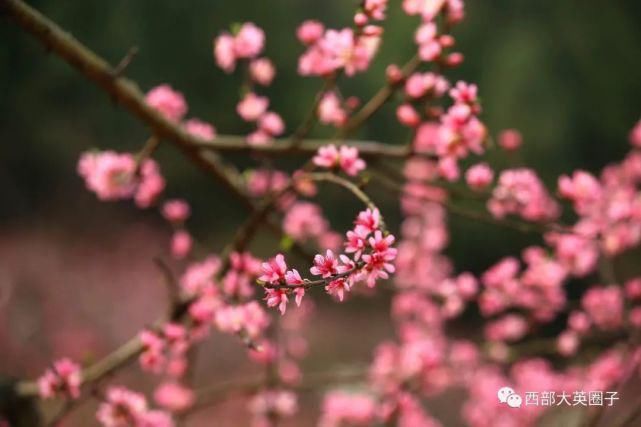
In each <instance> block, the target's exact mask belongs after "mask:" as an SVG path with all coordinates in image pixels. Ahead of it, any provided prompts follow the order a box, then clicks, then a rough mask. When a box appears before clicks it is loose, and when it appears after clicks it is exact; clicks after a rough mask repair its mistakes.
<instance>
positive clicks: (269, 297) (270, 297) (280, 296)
mask: <svg viewBox="0 0 641 427" xmlns="http://www.w3.org/2000/svg"><path fill="white" fill-rule="evenodd" d="M265 301H266V302H267V306H268V307H278V310H279V311H280V314H285V310H287V303H288V302H289V298H288V297H287V291H286V290H285V289H270V288H268V289H265Z"/></svg>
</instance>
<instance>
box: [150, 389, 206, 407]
mask: <svg viewBox="0 0 641 427" xmlns="http://www.w3.org/2000/svg"><path fill="white" fill-rule="evenodd" d="M154 400H155V401H156V403H157V404H158V405H160V406H162V407H163V408H166V409H168V410H170V411H172V412H181V411H184V410H185V409H188V408H190V407H191V406H192V405H193V404H194V402H195V401H196V396H195V394H194V392H193V390H191V389H189V388H187V387H185V386H183V385H181V384H179V383H175V382H165V383H162V384H161V385H160V386H158V387H157V388H156V390H155V391H154Z"/></svg>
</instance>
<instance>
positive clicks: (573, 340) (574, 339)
mask: <svg viewBox="0 0 641 427" xmlns="http://www.w3.org/2000/svg"><path fill="white" fill-rule="evenodd" d="M578 347H579V337H578V335H577V334H576V333H574V332H572V331H564V332H562V333H561V334H560V335H559V337H558V338H557V340H556V348H557V350H558V351H559V353H560V354H561V355H562V356H566V357H567V356H572V355H574V354H575V353H576V351H577V349H578Z"/></svg>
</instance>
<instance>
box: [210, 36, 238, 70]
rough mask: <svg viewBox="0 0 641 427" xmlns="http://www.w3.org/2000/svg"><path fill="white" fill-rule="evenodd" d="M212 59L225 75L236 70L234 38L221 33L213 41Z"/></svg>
mask: <svg viewBox="0 0 641 427" xmlns="http://www.w3.org/2000/svg"><path fill="white" fill-rule="evenodd" d="M214 57H215V58H216V63H217V64H218V66H219V67H220V68H222V69H223V70H224V71H225V72H226V73H231V72H232V71H234V69H235V68H236V53H235V52H234V37H233V36H231V35H230V34H228V33H223V34H221V35H220V36H218V37H216V39H215V40H214Z"/></svg>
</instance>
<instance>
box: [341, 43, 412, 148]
mask: <svg viewBox="0 0 641 427" xmlns="http://www.w3.org/2000/svg"><path fill="white" fill-rule="evenodd" d="M420 64H421V59H420V58H419V57H418V55H415V56H414V57H413V58H412V59H410V60H409V61H408V62H407V63H406V64H405V65H404V66H403V69H402V71H403V76H404V77H407V76H409V75H410V74H412V73H413V72H414V71H415V70H416V69H417V68H418V66H419V65H420ZM398 87H399V85H398V84H391V83H388V84H387V85H385V86H383V87H382V88H381V89H380V90H379V91H378V92H377V93H376V94H375V95H374V96H373V97H372V98H371V99H370V100H369V101H368V102H367V103H366V104H365V105H364V106H363V108H361V109H360V110H359V111H358V112H357V113H356V114H354V115H353V116H352V117H351V118H350V119H349V120H348V121H347V123H346V124H345V126H343V127H342V128H341V130H340V135H341V136H347V135H350V134H351V133H352V132H353V131H355V130H356V129H358V128H359V127H361V126H362V125H363V123H365V122H366V121H367V120H368V119H369V118H370V117H372V115H374V113H376V112H377V111H378V110H379V109H380V108H381V107H382V106H383V104H385V103H386V102H387V101H388V100H389V99H390V98H391V97H392V95H393V94H394V92H395V91H396V89H397V88H398Z"/></svg>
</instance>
